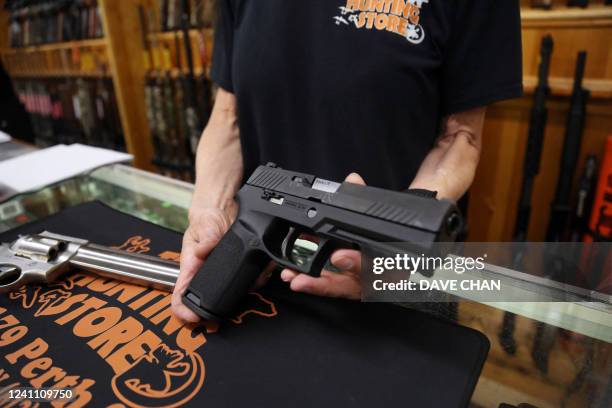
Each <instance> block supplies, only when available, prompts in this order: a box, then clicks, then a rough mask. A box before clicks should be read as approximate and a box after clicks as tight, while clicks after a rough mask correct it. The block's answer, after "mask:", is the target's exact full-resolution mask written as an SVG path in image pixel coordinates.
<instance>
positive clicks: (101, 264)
mask: <svg viewBox="0 0 612 408" xmlns="http://www.w3.org/2000/svg"><path fill="white" fill-rule="evenodd" d="M71 267H76V268H79V269H82V270H85V271H89V272H92V273H95V274H97V275H100V276H105V277H108V278H113V279H119V280H123V281H127V282H131V283H135V284H138V285H143V286H147V287H153V288H156V289H162V290H166V291H172V288H173V287H174V284H175V283H176V278H177V277H178V274H179V265H178V263H176V262H172V261H166V260H163V259H160V258H157V257H154V256H149V255H142V254H133V253H129V252H125V251H120V250H117V249H113V248H108V247H105V246H102V245H97V244H94V243H91V242H89V241H86V240H83V239H80V238H74V237H69V236H65V235H59V234H54V233H51V232H47V231H45V232H42V233H40V234H34V235H23V236H21V237H19V239H17V240H16V241H15V242H13V243H11V244H3V245H1V246H0V293H5V292H10V291H12V290H15V289H18V288H19V287H21V286H22V285H26V284H30V283H34V284H48V283H52V282H54V281H55V280H57V279H58V278H59V277H60V276H61V275H63V274H64V273H66V272H68V271H69V270H70V269H71Z"/></svg>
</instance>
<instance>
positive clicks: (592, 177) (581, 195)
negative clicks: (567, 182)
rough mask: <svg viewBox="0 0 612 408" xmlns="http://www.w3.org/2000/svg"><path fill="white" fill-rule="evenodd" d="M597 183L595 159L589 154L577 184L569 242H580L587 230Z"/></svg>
mask: <svg viewBox="0 0 612 408" xmlns="http://www.w3.org/2000/svg"><path fill="white" fill-rule="evenodd" d="M596 182H597V157H596V156H595V155H593V154H590V155H589V156H588V157H587V158H586V160H585V162H584V169H583V171H582V176H581V178H580V183H579V184H578V197H577V200H576V206H575V210H574V214H573V220H572V227H571V241H572V242H580V241H582V237H583V235H584V234H585V233H586V232H587V231H588V230H589V218H590V216H591V208H592V206H593V198H594V196H595V183H596Z"/></svg>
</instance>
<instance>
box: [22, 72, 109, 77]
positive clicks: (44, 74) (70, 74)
mask: <svg viewBox="0 0 612 408" xmlns="http://www.w3.org/2000/svg"><path fill="white" fill-rule="evenodd" d="M10 76H11V77H12V78H16V79H35V78H70V77H79V78H108V77H110V76H111V74H110V73H109V72H79V71H73V72H66V71H56V72H54V71H44V72H11V73H10Z"/></svg>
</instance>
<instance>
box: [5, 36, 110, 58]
mask: <svg viewBox="0 0 612 408" xmlns="http://www.w3.org/2000/svg"><path fill="white" fill-rule="evenodd" d="M103 47H106V39H104V38H92V39H87V40H78V41H67V42H61V43H52V44H42V45H32V46H28V47H23V48H5V49H2V50H0V53H2V54H5V55H10V54H25V53H33V52H45V51H60V50H72V49H75V48H103Z"/></svg>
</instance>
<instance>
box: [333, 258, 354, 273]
mask: <svg viewBox="0 0 612 408" xmlns="http://www.w3.org/2000/svg"><path fill="white" fill-rule="evenodd" d="M354 265H355V264H354V263H353V260H352V259H351V258H342V259H338V260H337V261H336V262H335V263H334V266H336V268H338V269H343V270H347V269H351V268H352V267H353V266H354Z"/></svg>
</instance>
